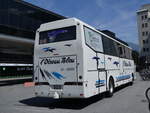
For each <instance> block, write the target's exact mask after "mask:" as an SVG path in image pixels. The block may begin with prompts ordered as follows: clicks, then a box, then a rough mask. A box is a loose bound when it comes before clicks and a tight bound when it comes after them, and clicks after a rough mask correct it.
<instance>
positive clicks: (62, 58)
mask: <svg viewBox="0 0 150 113" xmlns="http://www.w3.org/2000/svg"><path fill="white" fill-rule="evenodd" d="M131 52H132V50H131V48H130V47H128V45H126V44H124V43H122V42H121V41H118V40H116V39H114V38H111V37H110V36H107V35H106V34H104V33H102V32H100V31H98V30H96V29H95V28H93V27H91V26H89V25H87V24H86V23H84V22H82V21H80V20H78V19H76V18H70V19H64V20H58V21H54V22H50V23H46V24H42V25H41V26H40V28H39V29H38V30H37V32H36V39H35V48H34V77H33V78H34V82H35V95H36V96H43V97H52V98H88V97H91V96H94V95H97V94H100V93H102V92H107V93H108V94H109V96H112V95H113V92H114V89H115V88H116V87H118V86H120V85H123V84H126V83H133V80H134V75H135V66H134V61H133V60H132V56H131Z"/></svg>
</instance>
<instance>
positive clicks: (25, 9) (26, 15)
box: [0, 0, 65, 78]
mask: <svg viewBox="0 0 150 113" xmlns="http://www.w3.org/2000/svg"><path fill="white" fill-rule="evenodd" d="M64 18H65V17H64V16H61V15H59V14H56V13H53V12H51V11H48V10H45V9H42V8H40V7H37V6H34V5H32V4H29V3H27V2H25V1H22V0H0V78H1V77H5V75H8V76H11V75H16V74H17V75H18V73H19V74H22V73H23V74H25V73H26V74H27V75H29V73H28V72H30V75H31V72H32V70H31V69H30V68H29V66H30V67H31V66H32V64H33V47H34V38H35V31H36V30H37V28H39V26H40V25H41V24H42V23H46V22H50V21H55V20H59V19H64ZM27 66H28V67H27Z"/></svg>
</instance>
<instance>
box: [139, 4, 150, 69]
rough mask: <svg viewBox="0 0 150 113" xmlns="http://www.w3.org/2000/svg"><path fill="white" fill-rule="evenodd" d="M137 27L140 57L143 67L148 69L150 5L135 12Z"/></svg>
mask: <svg viewBox="0 0 150 113" xmlns="http://www.w3.org/2000/svg"><path fill="white" fill-rule="evenodd" d="M137 25H138V35H139V44H140V57H141V60H142V62H143V65H145V66H146V68H150V4H146V5H143V6H142V7H141V8H140V9H139V10H138V11H137Z"/></svg>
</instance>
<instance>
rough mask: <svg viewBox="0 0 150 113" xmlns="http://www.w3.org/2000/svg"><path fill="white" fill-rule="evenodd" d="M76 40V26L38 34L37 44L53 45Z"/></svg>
mask: <svg viewBox="0 0 150 113" xmlns="http://www.w3.org/2000/svg"><path fill="white" fill-rule="evenodd" d="M75 39H76V26H70V27H64V28H59V29H54V30H49V31H43V32H40V37H39V44H47V43H54V42H60V41H68V40H75Z"/></svg>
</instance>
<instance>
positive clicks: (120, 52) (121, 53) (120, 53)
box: [119, 47, 123, 57]
mask: <svg viewBox="0 0 150 113" xmlns="http://www.w3.org/2000/svg"><path fill="white" fill-rule="evenodd" d="M119 56H121V57H122V56H123V51H122V47H119Z"/></svg>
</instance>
